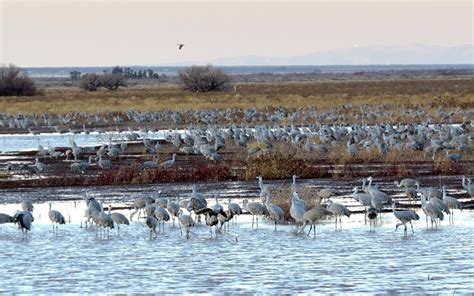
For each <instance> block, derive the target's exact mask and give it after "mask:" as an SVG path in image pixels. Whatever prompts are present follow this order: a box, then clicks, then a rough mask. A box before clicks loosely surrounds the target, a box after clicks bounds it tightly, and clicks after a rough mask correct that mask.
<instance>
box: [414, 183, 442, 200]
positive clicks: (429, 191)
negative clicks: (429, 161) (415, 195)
mask: <svg viewBox="0 0 474 296" xmlns="http://www.w3.org/2000/svg"><path fill="white" fill-rule="evenodd" d="M416 191H417V192H420V193H421V194H422V195H424V196H428V195H431V197H434V198H440V199H441V198H443V192H442V191H441V190H439V189H437V188H433V187H420V183H416Z"/></svg>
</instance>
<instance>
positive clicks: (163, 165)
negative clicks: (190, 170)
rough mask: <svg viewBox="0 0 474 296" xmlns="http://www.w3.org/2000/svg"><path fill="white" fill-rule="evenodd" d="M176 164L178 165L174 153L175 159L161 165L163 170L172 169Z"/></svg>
mask: <svg viewBox="0 0 474 296" xmlns="http://www.w3.org/2000/svg"><path fill="white" fill-rule="evenodd" d="M175 163H176V153H173V157H172V158H171V159H170V160H167V161H165V162H162V163H161V164H160V167H161V168H163V169H170V168H172V167H173V166H174V165H175Z"/></svg>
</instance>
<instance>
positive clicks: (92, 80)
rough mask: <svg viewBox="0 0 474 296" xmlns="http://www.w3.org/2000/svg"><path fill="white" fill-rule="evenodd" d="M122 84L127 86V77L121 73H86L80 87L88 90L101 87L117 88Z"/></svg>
mask: <svg viewBox="0 0 474 296" xmlns="http://www.w3.org/2000/svg"><path fill="white" fill-rule="evenodd" d="M120 86H127V84H126V83H125V78H124V77H123V76H122V75H120V74H102V75H97V74H86V75H84V76H82V80H81V83H80V84H79V87H80V88H82V89H84V90H88V91H96V90H97V89H99V87H104V88H106V89H108V90H117V89H118V88H119V87H120Z"/></svg>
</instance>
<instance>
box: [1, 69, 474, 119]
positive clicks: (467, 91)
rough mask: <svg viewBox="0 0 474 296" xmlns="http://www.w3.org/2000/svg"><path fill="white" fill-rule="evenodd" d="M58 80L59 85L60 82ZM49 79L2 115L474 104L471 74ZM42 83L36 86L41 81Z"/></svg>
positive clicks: (5, 105)
mask: <svg viewBox="0 0 474 296" xmlns="http://www.w3.org/2000/svg"><path fill="white" fill-rule="evenodd" d="M59 84H60V83H59ZM59 84H58V83H51V82H48V87H47V88H44V91H45V95H44V96H36V97H19V98H18V97H15V98H0V110H2V113H10V114H17V113H23V114H24V113H26V114H31V113H42V112H49V113H53V114H65V113H68V112H91V113H96V112H100V113H103V112H123V111H127V110H130V109H135V110H140V111H163V110H203V109H226V108H250V107H255V108H257V109H259V110H262V109H266V108H272V107H280V106H282V107H288V108H305V107H308V106H314V107H316V108H317V109H318V110H333V109H340V108H342V105H348V104H351V105H352V106H353V107H354V108H359V106H361V105H364V104H369V105H376V104H383V105H384V106H385V108H386V109H387V110H389V111H392V110H397V109H399V108H400V107H402V106H404V107H418V106H423V107H426V108H429V109H431V110H434V109H436V108H437V107H439V106H442V107H446V108H448V109H453V108H456V107H460V108H463V109H473V108H474V77H461V78H455V79H439V78H432V79H398V80H390V79H383V80H369V81H367V80H353V81H305V82H258V83H255V82H249V83H244V82H236V84H235V85H236V87H237V91H236V92H235V93H234V92H233V90H229V91H228V92H218V93H198V94H196V93H189V92H185V91H182V90H181V89H180V86H179V84H175V83H156V84H150V83H149V82H147V83H143V82H140V81H139V82H131V83H130V86H129V87H128V88H124V89H120V90H118V91H114V92H110V91H103V90H100V91H97V92H86V91H82V90H79V89H78V88H77V87H74V86H61V85H59ZM40 86H41V84H40Z"/></svg>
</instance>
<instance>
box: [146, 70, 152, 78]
mask: <svg viewBox="0 0 474 296" xmlns="http://www.w3.org/2000/svg"><path fill="white" fill-rule="evenodd" d="M146 77H147V78H153V70H152V69H147V70H146Z"/></svg>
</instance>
